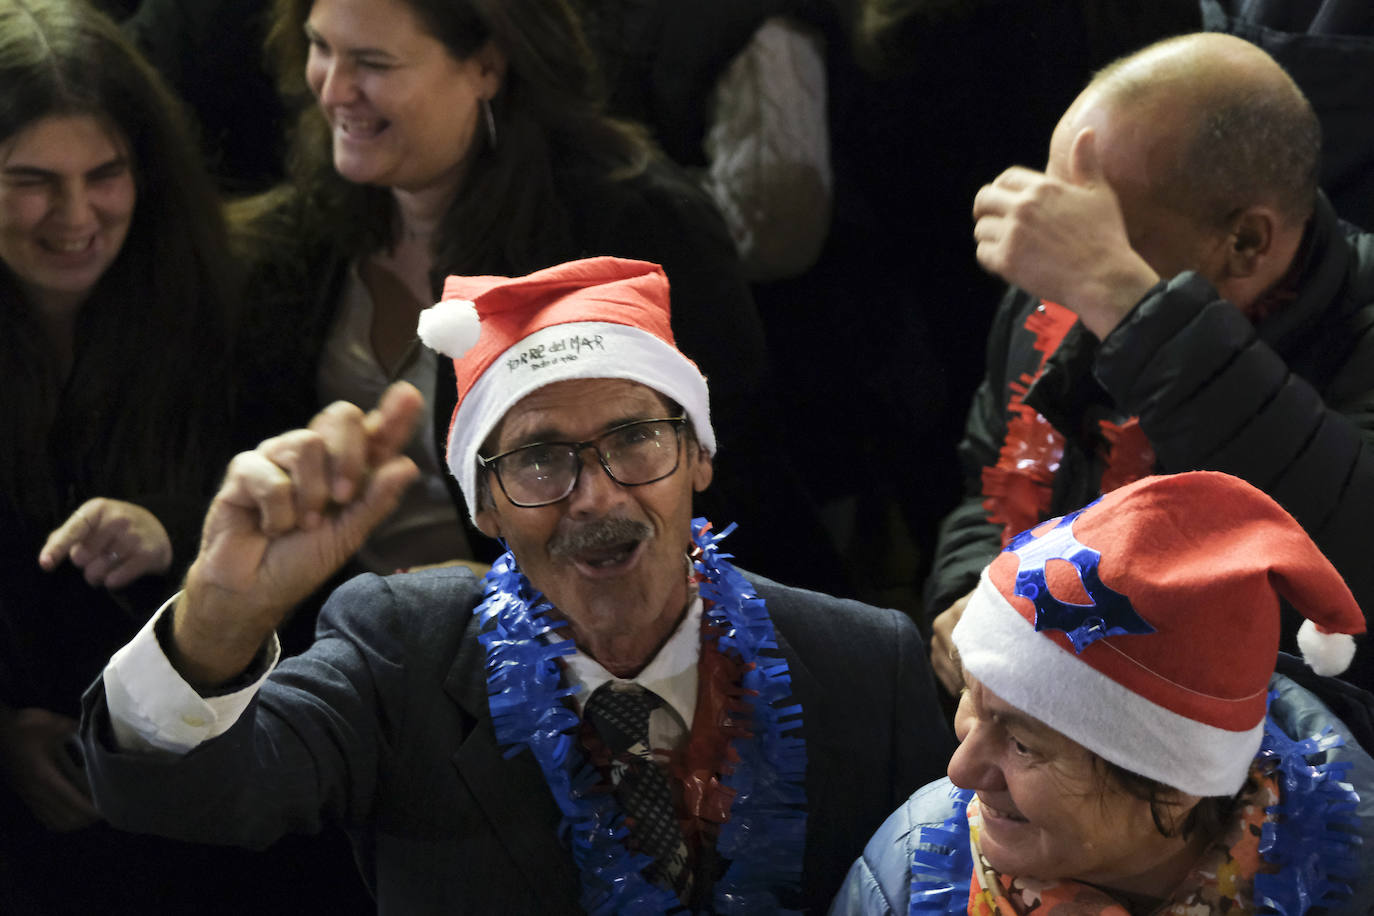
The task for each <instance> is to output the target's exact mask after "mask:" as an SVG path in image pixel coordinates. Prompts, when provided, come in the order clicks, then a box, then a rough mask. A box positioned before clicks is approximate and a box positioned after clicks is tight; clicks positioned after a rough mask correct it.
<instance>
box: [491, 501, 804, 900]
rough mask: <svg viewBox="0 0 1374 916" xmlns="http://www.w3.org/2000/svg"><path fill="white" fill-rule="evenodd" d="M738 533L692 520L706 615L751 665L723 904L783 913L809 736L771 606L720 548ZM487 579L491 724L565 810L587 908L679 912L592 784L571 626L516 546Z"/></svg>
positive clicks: (794, 870) (725, 848)
mask: <svg viewBox="0 0 1374 916" xmlns="http://www.w3.org/2000/svg"><path fill="white" fill-rule="evenodd" d="M732 530H734V526H733V525H731V526H730V527H729V528H727V529H725V531H723V532H721V533H720V534H715V535H713V534H711V533H710V525H709V524H708V523H707V522H706V520H705V519H695V520H693V522H692V540H693V542H694V543H695V544H696V545H697V547H698V548H700V550H699V556H698V557H697V559H696V570H697V573H698V575H699V577H700V579H701V585H700V592H701V596H702V598H704V599H705V600H706V602H707V608H706V611H705V613H706V616H707V618H708V619H709V620H710V622H711V623H712V624H714V625H716V626H718V627H720V628H721V629H722V630H723V633H724V635H723V636H722V637H721V638H720V642H719V650H720V651H721V652H722V653H725V654H728V655H730V656H732V657H735V658H738V659H740V660H741V661H743V662H744V663H746V664H752V665H753V667H752V668H750V669H748V670H747V672H746V674H745V676H744V683H743V685H742V686H743V687H744V688H745V690H746V694H745V700H746V701H747V702H748V704H749V706H750V721H749V723H747V724H748V728H749V732H750V734H751V735H752V737H741V738H735V739H732V740H731V742H730V745H731V748H732V749H733V750H734V751H735V752H736V753H737V754H738V755H739V763H738V764H736V765H735V767H734V771H733V773H731V774H729V775H728V776H726V777H724V778H723V779H722V782H723V784H724V785H726V786H727V787H728V788H730V789H732V790H734V792H735V796H734V800H733V802H732V803H731V806H730V819H729V821H727V822H726V823H725V825H724V826H723V827H722V828H721V831H720V836H719V838H718V840H717V843H716V849H717V851H718V852H719V853H720V855H721V856H722V857H723V858H725V859H728V860H730V866H729V868H728V869H727V870H726V872H725V874H724V876H723V877H722V878H721V880H719V881H718V882H716V887H715V889H714V891H715V900H714V904H715V909H714V911H715V912H717V913H775V912H780V910H779V905H778V901H777V897H776V893H777V891H778V890H779V889H782V888H787V887H792V886H795V885H797V883H798V882H799V880H800V878H801V860H802V850H803V847H804V844H805V834H806V813H805V803H806V795H805V790H804V788H803V781H804V778H805V774H806V749H805V746H804V744H803V742H802V739H801V738H800V737H792V736H789V735H788V734H787V733H788V732H793V731H795V730H796V729H797V728H798V727H799V726H800V725H801V707H800V706H797V705H785V704H786V703H787V701H788V700H789V699H790V696H791V681H790V678H789V676H788V672H787V663H786V662H785V661H784V660H782V659H781V658H778V657H776V656H766V655H763V654H762V653H763V651H764V650H769V649H771V650H776V649H777V644H776V641H775V640H774V637H773V624H772V621H771V620H769V618H768V610H767V608H766V607H765V606H764V602H763V599H762V598H759V597H758V596H757V595H755V594H754V592H753V589H752V587H751V586H750V585H749V583H748V582H747V581H746V580H745V579H744V577H743V576H741V575H740V574H739V572H738V570H736V569H735V568H734V566H732V565H731V564H730V563H729V562H727V557H728V556H729V555H728V554H722V553H720V552H719V549H718V547H717V545H718V542H719V541H720V540H721V538H723V537H725V536H726V535H728V534H729V533H730V532H731V531H732ZM484 584H485V589H486V599H485V600H484V601H483V602H482V603H481V604H480V605H479V606H478V607H477V608H476V609H475V610H474V612H473V613H475V614H476V615H477V616H478V618H479V619H480V621H481V629H482V635H481V636H480V637H479V639H480V640H481V642H482V645H483V646H484V647H485V648H486V651H487V689H488V693H489V703H490V707H491V716H492V726H493V728H494V729H495V732H496V738H497V741H499V742H500V743H501V744H502V745H504V746H505V748H506V750H505V754H506V756H507V757H511V756H514V755H515V754H518V753H519V752H520V751H522V750H524V749H525V748H528V749H529V750H530V752H531V753H532V754H533V755H534V758H535V760H536V761H538V763H539V767H540V769H541V770H542V771H543V773H544V778H545V780H547V782H548V785H549V791H550V792H551V793H552V795H553V798H554V801H555V802H556V803H557V805H558V808H559V810H560V811H561V812H562V814H563V820H562V823H561V825H560V827H559V831H560V835H563V836H566V837H567V838H568V840H569V843H570V845H571V847H572V854H573V861H574V862H575V863H576V864H577V867H578V868H579V869H580V870H581V873H582V901H581V902H582V906H583V908H584V909H585V910H587V912H588V913H591V914H594V916H602V914H604V916H610V914H613V913H627V914H641V913H642V914H650V913H669V912H680V911H682V910H683V907H682V905H681V903H680V902H679V901H678V899H677V897H676V895H674V894H673V893H672V892H671V891H668V890H666V889H664V888H661V887H658V886H657V885H655V884H653V883H651V882H649V881H646V880H645V879H644V877H643V875H642V874H641V872H642V869H643V868H644V867H645V866H646V865H648V864H649V858H648V857H647V856H644V855H642V854H639V853H631V852H630V851H629V849H628V848H627V847H626V845H625V837H626V835H627V833H628V831H627V829H626V827H625V824H624V813H623V811H622V810H621V808H620V805H619V803H618V802H617V801H616V800H615V797H614V795H612V794H611V793H607V792H596V791H591V790H592V789H593V787H595V786H596V785H597V783H598V782H599V780H600V774H599V773H598V772H597V770H596V768H595V767H594V766H592V764H591V763H589V762H588V761H587V759H586V755H585V754H583V753H582V750H581V748H580V747H579V745H578V740H577V735H578V731H579V728H580V722H579V719H578V717H577V714H576V713H574V712H573V711H572V710H571V709H570V708H568V707H567V706H566V705H565V704H564V703H563V699H564V698H565V697H567V696H568V695H570V694H571V693H572V692H573V689H574V688H570V687H564V686H563V680H562V672H561V670H560V668H559V665H558V662H557V658H558V656H560V655H566V654H568V653H570V652H572V651H573V650H574V647H573V644H572V642H571V641H570V640H563V641H557V642H548V641H546V639H545V636H546V635H547V634H548V633H549V632H550V631H551V630H553V629H554V628H556V627H559V626H563V625H564V624H563V622H562V621H558V620H555V619H553V617H552V616H551V614H552V612H553V610H554V609H553V606H552V605H551V604H549V602H548V601H547V600H546V599H545V598H544V596H543V595H541V594H540V593H538V592H536V591H535V590H534V589H533V587H532V586H531V585H530V583H529V581H528V580H527V579H526V578H525V577H524V575H523V574H522V573H521V572H520V569H519V567H518V566H517V565H516V563H515V558H514V557H513V556H512V555H511V554H510V553H509V552H507V553H505V554H503V555H502V556H501V557H500V558H499V559H498V560H497V561H496V562H495V563H494V564H492V568H491V572H489V573H488V574H487V577H486V580H485V583H484Z"/></svg>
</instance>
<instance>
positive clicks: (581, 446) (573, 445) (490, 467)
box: [477, 414, 687, 509]
mask: <svg viewBox="0 0 1374 916" xmlns="http://www.w3.org/2000/svg"><path fill="white" fill-rule="evenodd" d="M645 423H671V424H672V430H673V435H674V436H675V437H676V447H675V448H674V449H673V466H672V467H671V468H669V469H668V470H667V471H665V472H664V473H662V474H660V475H659V476H657V477H655V478H653V479H652V480H641V481H639V482H638V483H626V482H625V481H623V480H621V479H620V478H619V477H616V476H615V472H614V471H612V470H611V466H610V465H609V464H607V463H606V456H605V454H604V453H603V452H602V451H601V447H600V446H599V445H597V443H598V442H600V441H601V440H602V439H604V438H606V437H607V436H610V435H613V434H615V433H618V432H621V431H623V430H626V429H629V428H631V427H633V426H642V425H643V424H645ZM686 425H687V417H686V415H685V414H684V415H682V416H677V417H646V418H645V419H643V420H631V421H630V422H629V423H621V424H620V425H619V426H612V427H611V428H610V429H608V430H606V431H605V432H603V433H601V434H600V435H599V436H597V437H596V438H595V439H585V440H583V441H581V442H563V441H560V440H557V439H554V440H550V441H547V442H528V443H526V444H525V445H517V446H516V447H515V448H511V449H506V450H505V451H504V452H501V453H499V454H496V455H492V456H491V457H489V458H485V457H483V456H482V455H478V456H477V464H478V466H479V467H480V468H482V470H484V471H490V472H491V473H492V474H493V475H495V477H496V483H497V484H498V485H499V486H500V487H501V492H502V493H503V494H504V495H505V497H506V499H507V500H508V501H509V502H510V504H511V505H512V506H518V507H520V508H521V509H539V508H542V507H544V506H552V505H553V504H554V503H556V502H562V501H563V500H565V499H567V498H568V497H569V496H571V495H572V492H573V490H576V489H577V482H578V481H579V480H581V479H582V468H583V466H584V464H585V462H584V461H582V460H581V456H582V452H584V451H585V450H587V449H591V450H592V451H594V452H596V461H597V464H599V465H601V469H602V470H603V471H605V472H606V476H607V477H609V478H611V480H614V481H615V482H616V483H618V484H620V485H621V486H622V487H643V486H648V485H649V484H651V483H658V482H659V481H660V480H666V479H667V478H669V477H672V476H673V475H674V474H676V473H677V469H678V468H679V467H681V466H682V428H683V427H684V426H686ZM551 445H566V446H568V447H569V448H570V449H572V452H573V455H574V456H575V457H576V458H577V459H578V461H577V469H576V470H575V471H573V477H572V483H570V484H569V485H568V489H567V490H566V491H565V492H564V493H563V495H562V496H559V497H557V498H555V499H549V500H545V501H543V502H537V503H522V502H520V501H518V500H516V499H515V498H513V497H512V496H511V495H510V493H509V492H508V491H507V490H506V482H505V480H503V479H502V478H501V464H500V462H501V459H502V458H505V457H508V456H510V455H514V454H515V453H516V452H523V451H524V450H525V449H530V448H541V447H544V448H546V447H548V446H551Z"/></svg>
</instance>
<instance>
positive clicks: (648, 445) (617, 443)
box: [477, 417, 687, 509]
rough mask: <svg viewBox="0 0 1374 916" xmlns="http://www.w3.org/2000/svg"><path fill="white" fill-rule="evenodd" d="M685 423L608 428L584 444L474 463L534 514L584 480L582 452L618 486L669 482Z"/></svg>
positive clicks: (534, 447) (545, 445) (537, 446)
mask: <svg viewBox="0 0 1374 916" xmlns="http://www.w3.org/2000/svg"><path fill="white" fill-rule="evenodd" d="M686 422H687V419H686V417H666V418H661V419H654V420H636V421H634V422H633V423H625V424H622V425H620V426H616V427H612V428H611V429H608V430H607V431H606V432H604V433H602V434H601V435H599V436H597V437H596V438H595V439H589V440H587V441H586V442H535V443H533V444H531V445H522V446H520V447H519V448H513V449H511V450H510V451H507V452H502V453H501V454H499V455H492V456H491V457H490V458H483V457H482V456H481V455H478V456H477V463H478V464H479V465H480V466H481V467H482V468H484V469H486V470H490V471H492V472H494V473H495V474H496V481H497V483H499V484H500V485H501V492H503V493H505V494H506V499H508V500H510V501H511V502H512V503H514V504H515V505H517V506H520V507H522V508H526V509H533V508H535V507H537V506H547V505H549V504H550V503H556V502H558V501H559V500H560V499H563V498H565V497H566V496H567V495H568V494H569V493H571V492H572V491H573V488H574V487H576V486H577V480H578V477H579V476H581V474H582V457H581V456H582V452H583V450H584V449H588V448H590V449H595V450H596V457H597V460H598V461H600V462H601V466H602V467H603V468H605V469H606V473H607V474H609V475H610V477H611V479H612V480H614V481H615V482H616V483H618V484H620V485H622V486H626V487H639V486H643V485H644V484H646V483H653V482H654V481H657V480H662V479H663V478H665V477H668V476H670V475H671V474H672V473H673V472H674V471H676V470H677V466H678V459H679V457H680V455H681V453H680V451H679V449H678V440H679V438H680V433H679V430H680V429H681V428H682V426H683V424H684V423H686Z"/></svg>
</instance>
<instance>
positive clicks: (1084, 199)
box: [973, 127, 1159, 339]
mask: <svg viewBox="0 0 1374 916" xmlns="http://www.w3.org/2000/svg"><path fill="white" fill-rule="evenodd" d="M1068 158H1069V162H1068V173H1069V174H1068V176H1067V177H1066V178H1061V177H1055V176H1053V175H1049V174H1046V173H1044V172H1037V171H1034V170H1033V169H1027V168H1023V167H1021V166H1013V167H1012V168H1009V169H1007V170H1006V171H1005V172H1003V173H1002V174H1001V175H999V176H997V179H996V180H995V181H993V182H992V183H991V184H987V185H984V186H983V187H982V188H981V189H979V191H978V194H977V195H976V196H975V197H974V199H973V218H974V221H975V222H974V227H973V237H974V239H975V241H976V242H977V244H978V250H977V256H978V263H979V264H981V265H983V267H984V268H985V269H986V270H989V271H991V272H992V273H995V274H997V275H999V276H1001V277H1002V278H1003V279H1005V280H1006V281H1007V282H1008V283H1011V284H1013V285H1015V286H1019V287H1021V288H1022V289H1024V290H1026V291H1027V292H1029V293H1030V294H1032V295H1034V296H1037V297H1039V298H1041V299H1048V300H1050V301H1052V302H1057V303H1059V304H1060V305H1063V306H1064V307H1066V308H1069V309H1072V310H1073V311H1074V312H1077V313H1078V316H1079V318H1080V319H1081V320H1082V322H1083V325H1084V326H1085V327H1086V328H1087V329H1088V330H1089V331H1091V332H1092V333H1093V334H1095V335H1096V336H1097V337H1098V339H1101V338H1104V337H1106V336H1107V334H1109V333H1111V331H1112V329H1113V328H1115V327H1116V326H1117V325H1118V324H1119V323H1120V322H1121V320H1122V319H1123V318H1124V317H1125V316H1126V314H1127V313H1128V312H1129V311H1130V310H1131V309H1132V308H1134V306H1135V304H1136V303H1137V302H1139V301H1140V299H1141V298H1142V297H1143V296H1144V295H1145V293H1146V292H1148V291H1149V289H1150V288H1151V287H1152V286H1154V285H1155V284H1156V283H1158V282H1159V275H1158V274H1157V273H1156V272H1155V271H1154V269H1153V268H1152V267H1151V266H1150V265H1149V264H1148V263H1146V261H1145V259H1144V258H1142V257H1141V256H1140V255H1139V254H1138V253H1137V252H1136V251H1135V250H1134V249H1133V248H1132V247H1131V242H1130V238H1129V237H1128V235H1127V232H1126V224H1125V220H1124V218H1123V216H1122V212H1121V205H1120V203H1119V202H1118V200H1117V196H1116V192H1115V191H1113V190H1112V186H1111V185H1110V184H1108V182H1107V179H1106V177H1105V176H1104V174H1103V171H1102V165H1101V161H1100V159H1099V158H1098V150H1097V138H1096V135H1095V134H1094V132H1093V130H1092V128H1086V127H1085V128H1084V129H1083V130H1081V131H1079V133H1078V135H1077V136H1076V137H1074V141H1073V145H1072V147H1071V148H1070V152H1069V157H1068Z"/></svg>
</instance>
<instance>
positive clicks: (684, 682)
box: [563, 595, 702, 730]
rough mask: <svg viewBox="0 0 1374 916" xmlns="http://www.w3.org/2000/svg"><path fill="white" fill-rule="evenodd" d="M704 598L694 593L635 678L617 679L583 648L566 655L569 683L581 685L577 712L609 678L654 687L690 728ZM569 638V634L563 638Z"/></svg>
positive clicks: (565, 663) (565, 670)
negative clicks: (669, 633) (654, 652)
mask: <svg viewBox="0 0 1374 916" xmlns="http://www.w3.org/2000/svg"><path fill="white" fill-rule="evenodd" d="M701 612H702V606H701V597H700V596H699V595H694V596H693V597H692V601H691V603H690V604H688V605H687V613H685V614H683V615H682V620H681V621H679V622H678V625H677V629H676V630H674V631H673V635H671V636H669V637H668V641H667V642H665V643H664V644H663V647H662V648H660V649H659V650H658V654H657V655H655V656H654V657H653V659H652V660H651V661H650V662H649V664H647V665H645V666H644V669H643V670H642V671H640V672H639V674H637V675H635V676H634V677H632V678H617V677H615V676H614V675H612V674H611V673H610V672H609V671H607V670H606V669H605V668H603V667H602V666H601V663H600V662H598V661H597V660H596V659H594V658H592V657H591V656H590V655H587V654H586V653H585V652H583V651H582V650H581V649H578V650H577V651H575V652H573V653H572V654H571V655H566V656H564V657H563V664H564V669H563V670H564V672H565V673H566V675H567V679H568V686H570V687H579V688H581V689H580V690H578V691H577V692H576V693H574V694H573V699H574V702H576V703H577V712H578V714H579V715H580V714H581V713H582V706H583V704H584V703H585V702H586V700H587V698H588V697H590V696H591V695H592V694H593V693H595V692H596V689H597V688H598V687H600V686H601V685H602V684H605V683H606V682H608V681H620V682H621V683H634V684H638V685H639V686H641V687H643V688H644V689H645V690H652V691H653V692H654V693H656V694H657V695H658V696H659V697H661V698H662V700H663V702H664V704H665V705H667V706H668V707H669V708H671V709H672V710H673V712H675V713H677V715H678V716H679V717H680V718H681V719H682V723H683V725H684V726H685V727H686V728H687V729H688V730H690V729H691V727H692V719H693V717H694V716H695V715H696V711H697V662H698V661H699V660H700V658H701ZM563 638H567V637H563Z"/></svg>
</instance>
